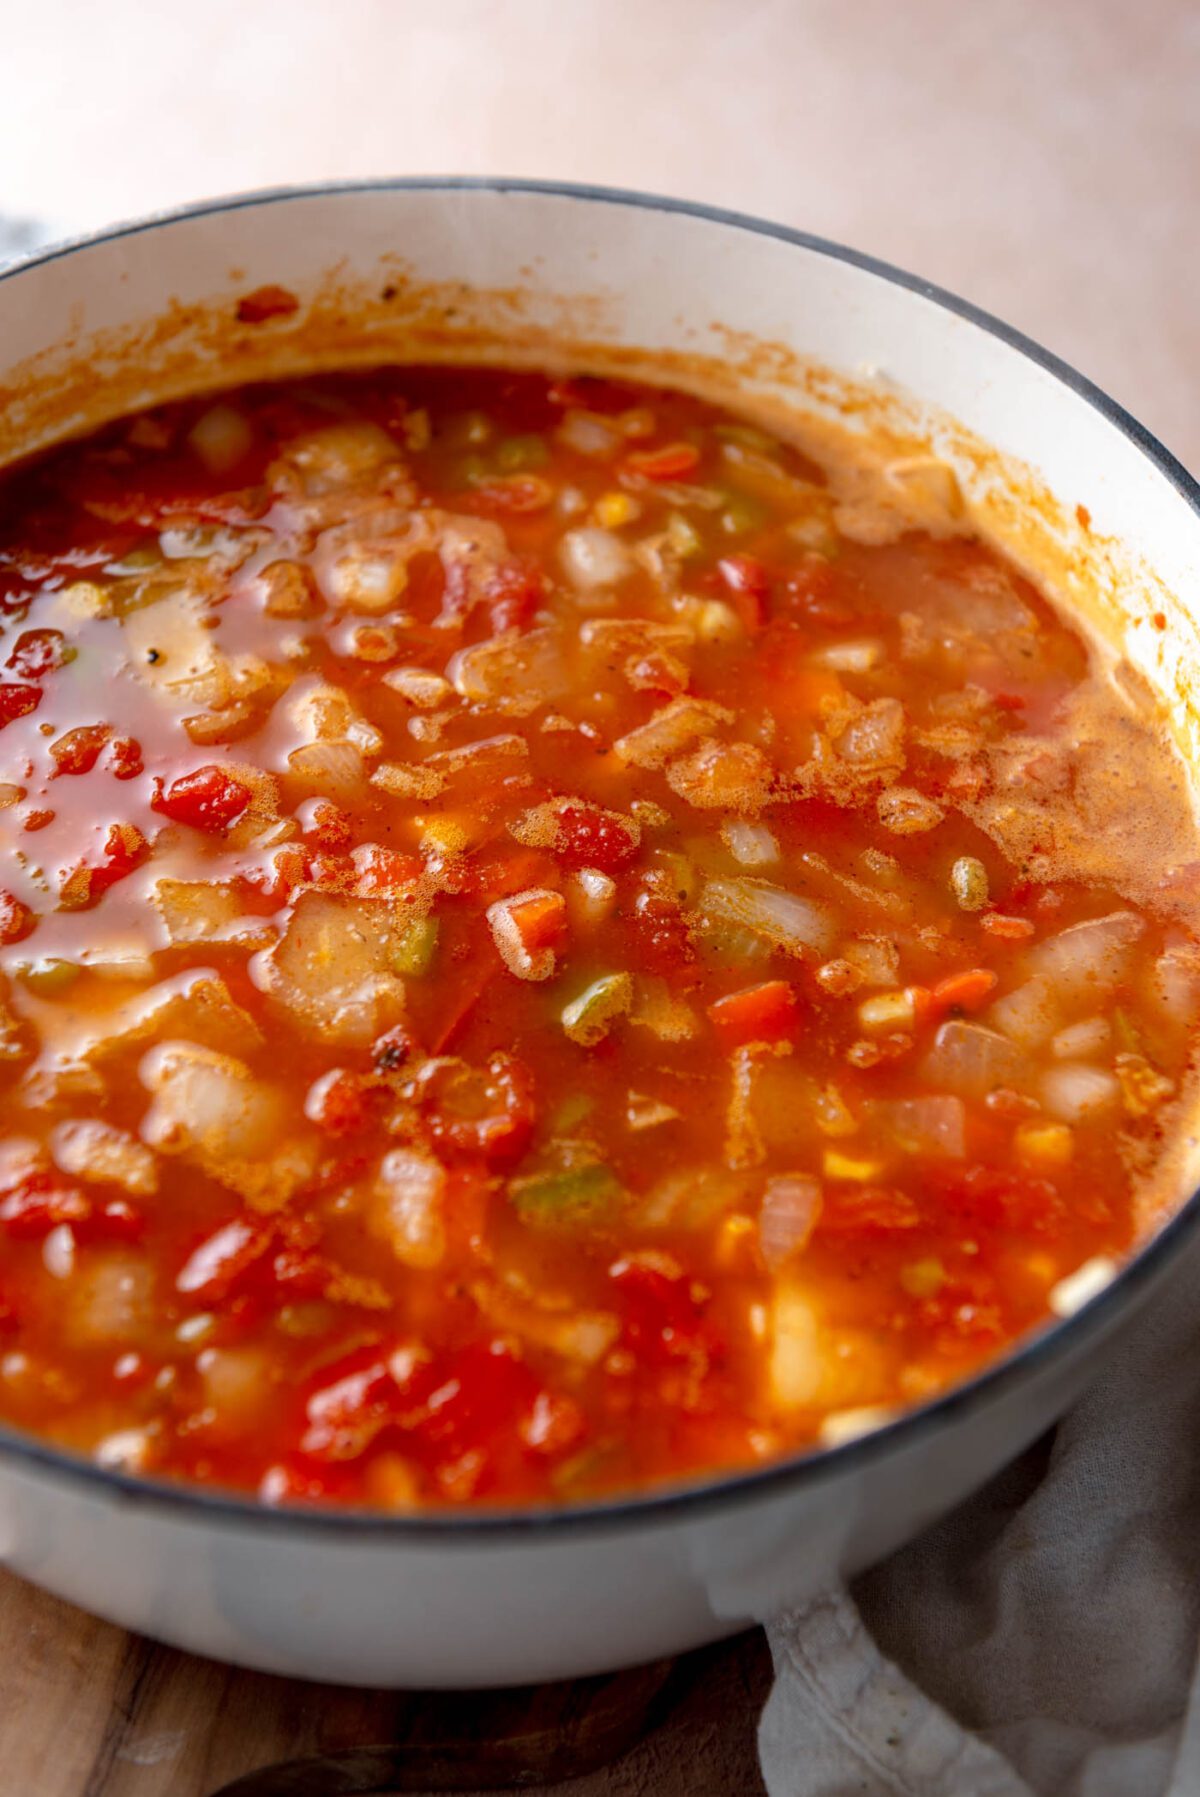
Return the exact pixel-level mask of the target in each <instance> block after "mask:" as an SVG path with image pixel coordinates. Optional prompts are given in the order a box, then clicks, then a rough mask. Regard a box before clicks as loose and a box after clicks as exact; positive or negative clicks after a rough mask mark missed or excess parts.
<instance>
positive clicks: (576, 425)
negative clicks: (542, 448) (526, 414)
mask: <svg viewBox="0 0 1200 1797" xmlns="http://www.w3.org/2000/svg"><path fill="white" fill-rule="evenodd" d="M555 435H556V437H557V439H558V441H559V442H560V443H561V444H562V445H563V447H564V448H566V449H573V450H574V451H575V454H576V455H585V456H595V457H596V458H597V459H599V460H604V459H606V458H607V457H609V456H612V455H615V454H616V451H617V449H618V447H619V446H620V445H621V441H622V438H621V434H620V432H619V431H615V430H614V429H613V427H612V425H611V424H609V422H608V420H607V419H605V418H598V417H597V416H596V414H595V413H594V412H577V411H569V412H566V413H564V415H563V421H562V423H561V424H560V425H559V427H558V430H557V431H556V432H555Z"/></svg>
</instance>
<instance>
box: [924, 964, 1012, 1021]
mask: <svg viewBox="0 0 1200 1797" xmlns="http://www.w3.org/2000/svg"><path fill="white" fill-rule="evenodd" d="M995 985H996V975H995V974H994V973H993V972H992V970H991V968H990V967H970V968H968V969H967V970H966V972H965V973H952V974H949V975H948V976H947V977H946V978H945V979H944V980H939V981H938V983H937V985H936V986H935V987H934V988H933V991H932V992H931V993H930V995H929V1000H930V1003H929V1010H930V1014H931V1015H932V1016H933V1017H935V1018H941V1017H944V1016H945V1014H946V1012H947V1011H977V1010H978V1009H979V1007H980V1005H982V1004H985V1003H986V1002H987V1000H988V998H989V997H990V996H991V994H992V991H993V990H994V988H995Z"/></svg>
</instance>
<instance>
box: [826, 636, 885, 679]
mask: <svg viewBox="0 0 1200 1797" xmlns="http://www.w3.org/2000/svg"><path fill="white" fill-rule="evenodd" d="M883 657H884V646H883V643H882V642H881V641H880V639H879V638H878V637H877V636H868V637H856V638H854V639H852V640H848V641H846V642H842V643H830V644H829V645H828V646H827V647H826V648H824V649H817V650H815V651H814V652H813V654H812V656H811V657H810V660H811V661H812V662H813V665H814V666H815V667H818V668H832V670H833V671H834V673H835V674H870V673H872V672H873V671H874V670H875V669H876V668H877V667H879V666H880V664H881V663H882V661H883Z"/></svg>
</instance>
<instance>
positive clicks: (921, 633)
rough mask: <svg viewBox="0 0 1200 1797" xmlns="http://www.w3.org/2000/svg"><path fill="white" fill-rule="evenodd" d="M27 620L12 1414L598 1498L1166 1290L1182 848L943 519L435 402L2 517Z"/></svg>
mask: <svg viewBox="0 0 1200 1797" xmlns="http://www.w3.org/2000/svg"><path fill="white" fill-rule="evenodd" d="M0 603H2V606H3V612H2V614H0V623H2V633H3V635H2V643H0V658H2V660H3V673H2V675H0V807H2V811H0V887H2V888H3V891H2V892H0V943H2V947H0V970H2V973H3V982H4V983H3V986H2V987H0V1078H2V1079H3V1081H4V1084H5V1088H6V1091H5V1123H4V1136H3V1139H2V1140H0V1416H2V1417H3V1418H4V1419H5V1420H6V1421H8V1422H9V1423H10V1424H13V1425H15V1426H17V1427H18V1428H21V1429H24V1430H27V1431H31V1432H33V1433H35V1434H37V1435H40V1436H42V1437H44V1438H46V1439H49V1440H50V1441H53V1442H55V1443H58V1444H60V1445H62V1446H65V1447H68V1448H72V1449H75V1450H78V1451H82V1452H83V1453H86V1454H88V1455H92V1456H94V1457H95V1458H96V1459H97V1460H99V1461H100V1462H101V1463H102V1464H105V1465H109V1466H117V1467H121V1468H123V1469H126V1470H132V1471H135V1472H142V1473H147V1474H152V1475H156V1476H168V1477H178V1478H182V1479H188V1480H192V1481H201V1482H204V1483H208V1484H213V1485H218V1486H222V1487H226V1488H236V1489H240V1490H243V1491H247V1492H251V1493H257V1494H259V1495H260V1496H261V1498H262V1499H263V1500H264V1501H267V1502H272V1503H280V1502H321V1503H331V1504H353V1505H368V1506H373V1507H379V1508H385V1509H400V1510H406V1509H411V1508H414V1507H421V1506H426V1505H446V1504H451V1505H466V1504H473V1503H490V1504H497V1503H504V1504H511V1503H516V1502H519V1503H525V1502H535V1503H545V1502H567V1501H571V1500H576V1499H582V1498H587V1497H593V1496H596V1495H600V1494H604V1493H610V1492H614V1491H623V1490H629V1489H631V1488H637V1487H642V1486H645V1485H647V1484H650V1483H652V1482H659V1481H663V1480H669V1479H679V1478H689V1477H696V1476H699V1475H711V1474H715V1473H718V1472H720V1471H722V1470H724V1469H731V1468H745V1467H748V1466H751V1465H754V1464H757V1463H761V1462H764V1461H769V1460H771V1459H774V1458H777V1457H779V1456H781V1455H785V1454H788V1453H792V1452H795V1451H797V1450H800V1449H804V1448H807V1447H813V1446H819V1445H824V1444H828V1443H831V1442H836V1441H840V1440H844V1439H846V1438H847V1437H849V1436H851V1435H853V1434H856V1433H859V1432H861V1431H862V1430H864V1429H866V1428H869V1427H870V1426H872V1425H873V1424H874V1423H876V1422H878V1421H880V1420H882V1419H883V1418H885V1417H887V1416H890V1415H892V1414H894V1413H895V1412H896V1411H897V1410H899V1409H903V1408H905V1407H908V1406H912V1405H915V1404H919V1403H921V1402H923V1401H925V1400H927V1399H929V1398H931V1397H933V1396H935V1395H936V1394H937V1393H939V1392H941V1391H942V1390H944V1389H945V1388H946V1387H947V1386H949V1385H952V1384H953V1383H955V1382H956V1381H959V1380H961V1379H963V1378H964V1377H965V1376H967V1375H969V1374H970V1373H971V1372H972V1371H974V1370H975V1369H977V1368H978V1367H980V1366H981V1365H982V1364H984V1363H985V1362H987V1361H989V1360H991V1359H993V1358H995V1357H996V1356H998V1355H999V1354H1001V1353H1002V1352H1003V1351H1004V1349H1005V1348H1006V1347H1007V1346H1008V1345H1009V1344H1011V1343H1013V1342H1014V1341H1015V1340H1016V1339H1017V1338H1019V1337H1020V1336H1021V1335H1022V1334H1023V1333H1025V1332H1027V1331H1028V1330H1029V1329H1031V1328H1032V1327H1034V1326H1035V1325H1037V1324H1040V1323H1042V1322H1044V1321H1045V1320H1046V1319H1047V1318H1048V1317H1050V1316H1052V1315H1054V1314H1060V1315H1061V1314H1066V1313H1067V1312H1069V1311H1070V1310H1071V1309H1073V1308H1075V1307H1076V1306H1077V1305H1078V1304H1079V1303H1080V1302H1082V1301H1083V1299H1084V1298H1085V1297H1086V1296H1088V1295H1090V1293H1092V1292H1093V1291H1095V1290H1098V1289H1099V1288H1100V1286H1102V1285H1103V1284H1104V1283H1105V1282H1106V1280H1107V1279H1109V1278H1110V1277H1111V1276H1112V1273H1113V1272H1114V1271H1115V1268H1116V1265H1117V1263H1118V1261H1119V1259H1120V1257H1121V1256H1122V1254H1123V1253H1124V1252H1125V1251H1126V1250H1127V1249H1128V1248H1129V1247H1130V1245H1131V1243H1132V1242H1133V1240H1134V1239H1135V1236H1136V1234H1137V1233H1138V1230H1139V1227H1140V1225H1139V1211H1138V1191H1139V1183H1140V1182H1141V1181H1142V1180H1143V1179H1144V1178H1145V1177H1146V1176H1147V1174H1148V1173H1149V1172H1150V1171H1151V1170H1152V1169H1153V1167H1154V1166H1155V1165H1156V1163H1157V1162H1158V1160H1159V1157H1160V1155H1161V1152H1162V1146H1163V1143H1164V1141H1165V1139H1166V1136H1167V1133H1168V1132H1169V1130H1170V1126H1171V1121H1172V1118H1173V1117H1174V1115H1175V1113H1176V1111H1177V1108H1178V1106H1179V1104H1180V1096H1179V1095H1180V1092H1181V1088H1182V1085H1183V1082H1184V1080H1185V1078H1186V1076H1187V1072H1188V1068H1189V1064H1190V1059H1191V1054H1192V1049H1193V1045H1194V1026H1195V1020H1196V1015H1197V1010H1198V1008H1200V953H1198V951H1197V947H1196V943H1195V939H1194V936H1193V933H1192V928H1191V920H1190V917H1189V912H1188V908H1187V899H1186V896H1185V895H1186V891H1187V890H1188V881H1187V880H1186V879H1185V878H1184V877H1183V875H1184V874H1186V873H1187V868H1186V865H1185V864H1184V862H1182V861H1181V859H1180V855H1179V853H1178V852H1177V847H1178V844H1179V843H1180V842H1182V843H1184V844H1185V845H1186V844H1188V843H1190V840H1191V820H1190V817H1189V816H1187V815H1186V814H1185V808H1184V806H1183V802H1182V799H1181V798H1180V796H1179V791H1178V790H1177V785H1173V784H1172V776H1171V774H1170V771H1169V770H1167V769H1166V768H1165V766H1164V765H1163V764H1164V761H1165V751H1164V750H1163V748H1162V747H1161V745H1160V744H1159V742H1158V739H1157V737H1156V736H1155V733H1154V730H1153V728H1152V724H1151V722H1150V721H1149V720H1148V719H1143V718H1140V717H1139V716H1138V715H1137V714H1136V712H1135V711H1134V710H1133V709H1131V708H1130V707H1129V706H1128V705H1126V704H1125V703H1124V702H1123V701H1122V700H1121V698H1120V695H1119V694H1118V693H1117V692H1116V691H1115V690H1114V689H1112V688H1111V687H1110V685H1108V684H1107V683H1106V680H1105V678H1104V675H1103V672H1102V670H1101V669H1100V668H1099V666H1098V665H1097V661H1096V657H1095V656H1094V654H1093V653H1092V652H1091V651H1090V650H1089V647H1088V645H1087V644H1086V643H1085V641H1084V640H1083V638H1082V637H1081V635H1080V634H1079V633H1078V632H1077V631H1076V630H1075V629H1073V628H1072V626H1071V625H1070V623H1069V622H1067V621H1066V620H1065V619H1064V618H1063V617H1062V616H1060V615H1059V613H1058V612H1056V611H1055V610H1054V609H1053V608H1052V607H1051V605H1050V604H1049V603H1047V601H1046V599H1045V598H1044V597H1043V596H1042V595H1041V594H1040V593H1039V592H1038V591H1037V590H1036V589H1035V587H1034V586H1033V585H1032V584H1031V583H1030V581H1029V580H1028V579H1026V578H1025V577H1024V576H1023V575H1022V574H1020V573H1019V572H1017V571H1016V570H1015V569H1014V568H1013V567H1012V566H1010V565H1009V564H1007V563H1006V562H1005V561H1004V560H1003V559H1002V558H1001V557H1000V556H999V555H998V554H996V553H995V552H994V551H993V550H991V549H990V548H988V547H986V546H985V545H984V544H983V543H981V542H980V541H978V540H975V539H974V538H973V537H972V536H971V535H970V534H968V533H967V532H966V531H965V530H964V529H963V528H962V527H961V526H958V525H955V524H954V522H953V521H952V519H951V518H950V516H949V514H948V516H947V522H946V525H945V528H944V529H943V530H941V531H939V532H937V533H932V534H931V533H930V532H929V531H927V530H916V529H911V528H905V527H904V525H903V522H902V520H898V519H897V518H896V517H895V516H894V515H891V514H887V513H886V511H884V512H879V511H877V512H874V513H873V512H872V511H871V509H870V508H869V507H866V508H864V507H863V506H862V505H861V504H859V505H852V504H850V503H848V502H847V501H846V500H844V499H843V498H839V496H838V491H837V488H836V484H835V483H831V480H830V478H829V476H828V474H827V472H826V471H825V470H823V469H822V468H821V467H819V466H818V465H817V464H816V463H815V462H814V461H812V460H810V459H809V458H808V457H806V455H805V454H803V453H802V452H801V451H800V450H799V449H797V448H795V447H794V446H792V445H790V444H788V443H786V442H783V441H780V440H778V439H776V438H775V437H773V436H772V435H770V434H767V433H764V432H763V431H761V430H759V429H757V428H756V427H753V426H751V425H748V424H746V423H744V422H743V421H741V420H739V419H738V418H737V417H735V416H732V415H731V414H729V413H727V412H724V411H721V410H719V409H717V408H715V407H713V406H711V405H709V404H707V403H705V402H703V401H702V400H699V399H696V398H693V397H690V396H687V395H684V394H680V393H675V392H667V391H661V390H658V389H652V388H649V387H642V386H635V385H618V384H616V383H613V382H609V381H604V380H599V379H593V378H588V377H578V378H571V379H564V378H558V377H552V376H543V375H541V374H533V373H509V372H504V371H496V370H494V369H489V370H484V369H461V368H422V367H416V368H413V367H386V368H381V369H378V370H373V371H370V372H365V373H364V372H355V373H348V374H331V375H327V376H322V377H318V378H312V379H309V380H304V381H293V382H289V383H282V384H274V385H262V386H258V387H249V388H244V389H240V390H238V391H235V392H230V393H228V394H225V395H222V396H219V397H217V398H212V397H207V398H203V399H197V400H194V401H189V402H186V403H173V404H170V405H166V406H163V407H160V408H158V409H155V410H152V411H148V412H145V413H143V414H141V415H140V416H138V417H135V418H133V419H131V420H124V421H122V422H120V423H117V424H114V425H112V426H109V427H106V428H105V429H104V430H103V431H101V432H99V433H98V434H96V435H95V436H93V437H91V438H88V439H87V440H83V441H79V442H75V443H71V444H68V445H66V446H65V447H63V448H61V449H59V450H57V451H55V452H54V453H52V454H50V455H47V456H45V457H43V458H42V459H40V460H38V461H37V462H36V463H32V464H29V465H27V466H25V467H23V468H20V469H17V470H15V471H12V472H10V473H9V474H8V475H7V476H5V477H3V480H2V481H0ZM1130 768H1137V769H1138V778H1137V781H1136V782H1135V785H1136V788H1137V791H1136V793H1134V794H1133V795H1132V796H1131V794H1130V792H1129V791H1128V790H1127V786H1128V782H1127V781H1126V783H1125V784H1122V777H1121V776H1122V771H1123V770H1125V771H1126V772H1127V770H1129V769H1130ZM1156 770H1158V772H1157V773H1156ZM1156 779H1157V780H1158V784H1157V785H1156V784H1155V781H1156ZM1172 806H1173V807H1174V811H1173V813H1172V817H1171V828H1170V829H1168V830H1167V831H1166V836H1165V838H1164V834H1163V829H1162V826H1161V818H1160V819H1159V820H1158V821H1157V822H1156V821H1155V816H1154V813H1155V810H1156V807H1157V808H1158V809H1159V810H1160V811H1161V809H1162V808H1163V807H1166V808H1167V809H1170V808H1171V807H1172ZM1164 844H1165V846H1164ZM1192 884H1193V885H1194V881H1193V882H1192ZM1181 895H1184V896H1181Z"/></svg>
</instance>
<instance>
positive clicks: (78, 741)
mask: <svg viewBox="0 0 1200 1797" xmlns="http://www.w3.org/2000/svg"><path fill="white" fill-rule="evenodd" d="M111 735H112V730H111V728H110V726H109V725H108V724H77V725H76V727H75V729H74V730H68V731H66V732H65V733H64V735H62V736H60V737H58V738H56V740H55V741H54V742H52V743H51V744H50V757H51V759H52V761H53V762H54V772H55V774H90V773H91V771H92V769H93V768H94V767H95V765H96V763H97V762H98V761H99V759H100V752H101V750H102V749H103V748H104V745H105V744H106V743H107V741H108V739H109V737H110V736H111Z"/></svg>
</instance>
